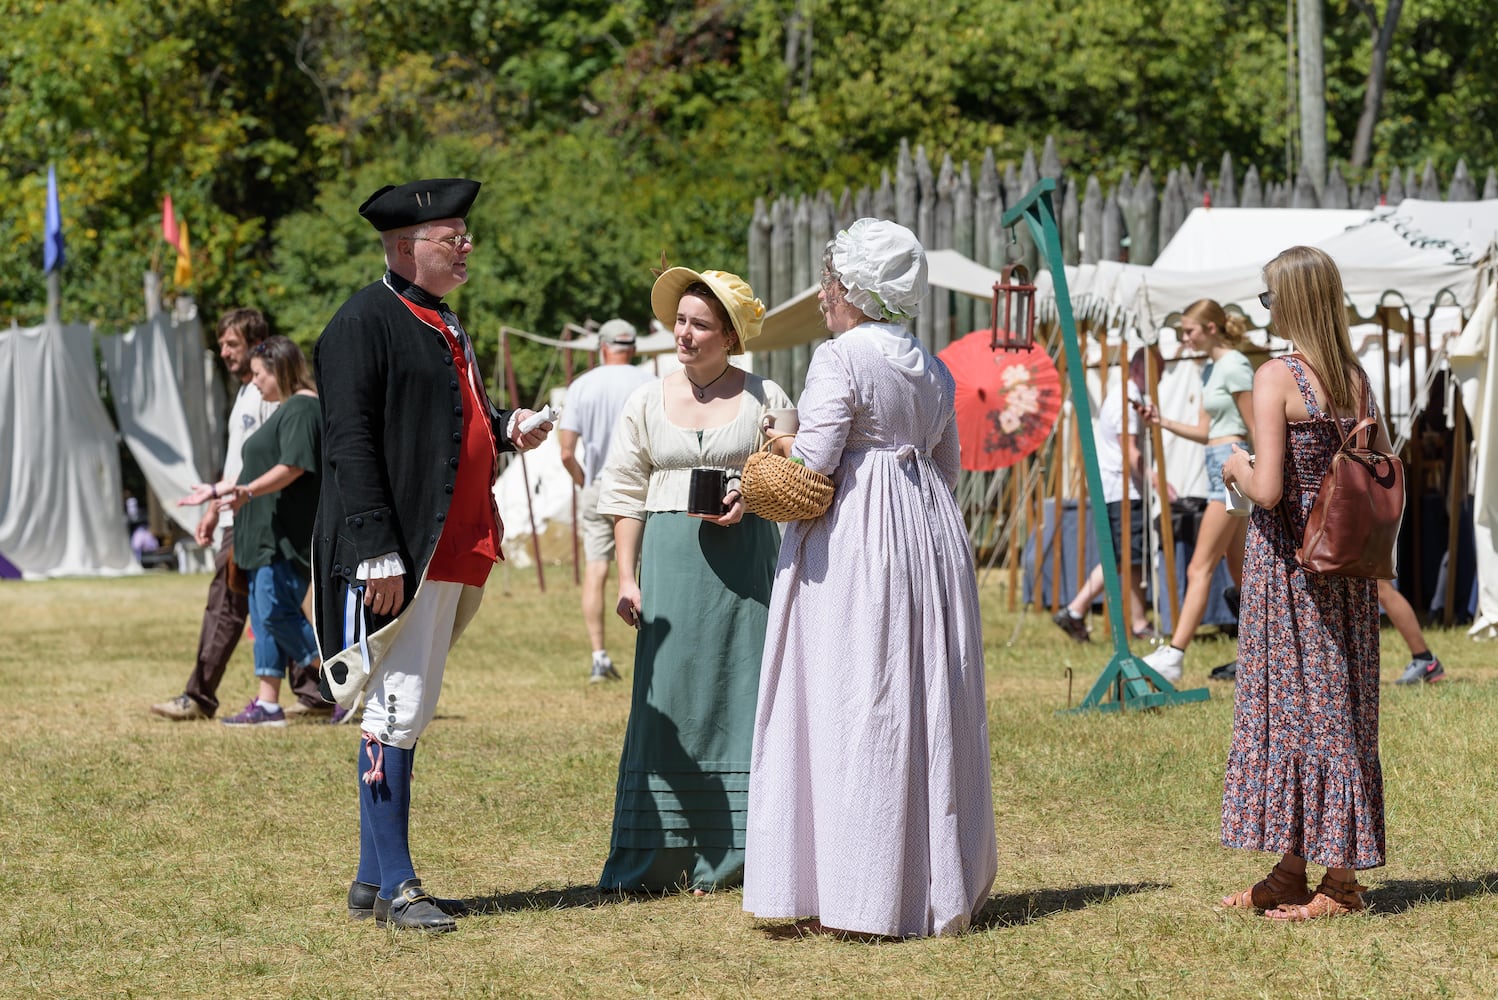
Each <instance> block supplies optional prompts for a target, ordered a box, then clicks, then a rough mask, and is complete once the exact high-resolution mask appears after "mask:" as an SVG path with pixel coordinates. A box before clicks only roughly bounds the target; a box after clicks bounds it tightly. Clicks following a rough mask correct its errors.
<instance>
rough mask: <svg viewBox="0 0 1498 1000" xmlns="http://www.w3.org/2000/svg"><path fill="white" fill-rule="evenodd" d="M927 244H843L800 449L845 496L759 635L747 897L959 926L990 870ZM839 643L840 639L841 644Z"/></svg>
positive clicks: (984, 731) (834, 250) (959, 530)
mask: <svg viewBox="0 0 1498 1000" xmlns="http://www.w3.org/2000/svg"><path fill="white" fill-rule="evenodd" d="M925 295H926V255H925V251H924V250H922V249H921V245H920V243H919V242H917V240H916V238H915V236H914V234H912V233H911V232H910V230H908V229H906V228H905V227H903V226H900V225H896V224H895V223H892V222H884V221H879V220H875V219H860V220H859V221H857V222H855V223H853V225H851V226H850V227H848V229H847V230H845V231H843V232H840V233H838V234H837V236H836V237H835V238H834V239H833V240H832V242H831V243H829V244H828V247H827V252H826V254H825V255H824V256H823V275H822V292H821V296H820V298H821V309H822V313H823V316H824V317H825V319H826V323H827V329H828V330H830V331H831V332H832V334H833V335H834V337H835V338H836V339H834V340H832V341H830V342H829V343H826V344H823V345H822V346H821V347H819V348H818V349H817V352H816V354H815V356H813V358H812V361H811V366H810V368H809V369H808V370H807V374H806V390H805V393H804V394H803V395H802V397H801V401H800V404H799V407H798V409H799V411H800V413H799V417H800V424H801V427H800V432H799V433H798V434H797V436H796V440H795V444H794V447H793V450H792V454H793V456H794V457H796V458H799V459H801V460H802V461H804V462H805V463H806V466H807V468H810V469H813V470H815V471H817V472H821V473H824V474H826V475H828V476H830V477H831V478H832V480H833V483H834V486H835V494H834V499H833V501H832V506H831V508H830V509H829V510H828V511H827V513H826V514H825V515H823V516H822V517H820V518H817V519H814V520H808V521H797V522H794V523H792V524H790V525H789V526H788V527H787V529H786V533H785V539H784V542H783V543H782V545H781V549H780V561H779V564H778V566H777V568H776V573H775V591H774V597H773V599H772V601H771V605H770V620H769V625H768V627H767V629H766V633H765V636H766V638H765V655H764V662H763V664H762V667H761V673H760V687H759V705H758V711H757V715H756V720H755V730H754V752H753V757H752V758H751V762H750V778H749V829H748V835H747V839H746V849H745V855H746V856H745V875H744V909H746V910H748V911H749V912H751V913H753V914H754V915H755V916H757V917H761V918H799V917H814V918H818V919H817V920H814V921H811V922H809V923H808V924H807V925H805V926H807V927H809V928H812V929H822V930H828V931H844V932H851V933H856V934H871V935H884V936H890V937H916V936H923V935H930V934H951V933H957V932H959V931H962V930H964V929H966V928H967V927H968V926H969V925H970V924H971V922H972V920H973V918H974V917H975V916H976V915H977V913H978V911H979V910H980V909H981V908H982V906H983V903H984V901H985V900H986V899H987V898H988V892H989V889H990V888H991V887H992V885H993V879H994V873H995V868H996V866H997V851H996V847H995V842H994V817H993V799H992V789H991V786H990V781H989V757H988V717H987V711H986V707H985V703H984V694H983V640H982V633H981V626H980V622H979V614H978V595H977V588H976V581H975V576H974V572H973V562H972V557H971V554H970V552H969V550H968V541H967V531H966V529H965V528H964V526H963V522H962V516H961V513H960V512H959V510H958V508H957V503H956V500H955V498H954V496H953V489H954V487H955V485H956V482H957V472H958V446H957V425H956V415H955V411H954V409H953V397H954V392H955V388H954V384H953V381H952V375H951V373H950V372H948V371H947V368H946V366H945V365H944V364H943V363H942V362H941V361H940V360H939V359H938V358H936V357H935V356H934V355H932V354H931V353H930V352H928V351H927V350H926V348H925V347H923V346H922V345H921V343H920V342H919V341H918V340H916V338H915V337H914V336H913V335H912V334H911V332H910V329H909V324H910V323H911V321H912V320H913V319H914V317H915V315H916V312H917V309H918V308H919V305H920V302H921V300H922V299H923V298H924V297H925ZM834 637H835V645H829V641H832V640H833V639H834Z"/></svg>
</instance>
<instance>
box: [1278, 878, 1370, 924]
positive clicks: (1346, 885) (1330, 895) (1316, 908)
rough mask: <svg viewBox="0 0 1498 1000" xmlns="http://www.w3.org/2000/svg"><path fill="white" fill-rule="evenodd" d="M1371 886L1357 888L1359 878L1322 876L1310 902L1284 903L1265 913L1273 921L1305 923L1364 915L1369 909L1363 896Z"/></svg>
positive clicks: (1358, 886)
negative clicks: (1320, 918) (1321, 919)
mask: <svg viewBox="0 0 1498 1000" xmlns="http://www.w3.org/2000/svg"><path fill="white" fill-rule="evenodd" d="M1367 891H1368V887H1367V886H1364V885H1358V881H1357V879H1355V878H1354V879H1348V880H1347V881H1345V882H1344V881H1342V880H1341V879H1334V878H1332V877H1331V876H1330V875H1325V876H1322V879H1321V884H1320V885H1318V886H1317V887H1316V894H1315V895H1314V896H1312V897H1311V900H1310V902H1308V903H1282V904H1280V906H1279V907H1278V908H1277V909H1273V910H1270V911H1269V912H1268V913H1266V914H1264V915H1265V916H1266V917H1269V918H1270V919H1271V920H1288V921H1292V922H1295V923H1299V922H1300V921H1302V920H1315V919H1316V918H1318V917H1341V916H1345V915H1347V914H1349V913H1362V912H1363V911H1364V910H1366V909H1368V904H1367V903H1365V902H1364V901H1363V893H1365V892H1367Z"/></svg>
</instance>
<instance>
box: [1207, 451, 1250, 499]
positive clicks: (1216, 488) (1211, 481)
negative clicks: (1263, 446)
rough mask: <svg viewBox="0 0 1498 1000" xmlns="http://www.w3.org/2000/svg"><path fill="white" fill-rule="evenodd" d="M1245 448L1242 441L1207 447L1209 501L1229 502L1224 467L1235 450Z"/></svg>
mask: <svg viewBox="0 0 1498 1000" xmlns="http://www.w3.org/2000/svg"><path fill="white" fill-rule="evenodd" d="M1234 447H1238V448H1244V447H1245V445H1244V443H1243V442H1242V441H1229V442H1227V443H1226V444H1209V445H1207V499H1208V500H1216V501H1217V502H1218V503H1225V502H1227V495H1228V491H1227V487H1226V486H1224V485H1223V484H1222V467H1223V465H1224V464H1225V463H1226V462H1227V460H1228V459H1229V458H1231V457H1232V454H1233V448H1234Z"/></svg>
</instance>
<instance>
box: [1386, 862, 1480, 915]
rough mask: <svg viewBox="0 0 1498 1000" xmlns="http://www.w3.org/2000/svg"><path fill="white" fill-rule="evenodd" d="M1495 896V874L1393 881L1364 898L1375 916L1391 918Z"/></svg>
mask: <svg viewBox="0 0 1498 1000" xmlns="http://www.w3.org/2000/svg"><path fill="white" fill-rule="evenodd" d="M1486 895H1498V872H1488V873H1487V874H1486V875H1476V876H1474V877H1472V878H1453V879H1424V878H1417V879H1395V880H1394V881H1390V882H1383V883H1380V884H1379V886H1378V888H1377V889H1374V890H1373V891H1371V892H1369V893H1368V894H1367V897H1366V898H1367V900H1368V902H1369V904H1371V906H1372V909H1373V912H1374V914H1375V915H1379V914H1382V915H1386V916H1393V915H1394V914H1397V913H1404V912H1406V911H1408V910H1412V909H1414V908H1415V907H1416V906H1422V905H1426V904H1430V903H1454V902H1456V901H1457V900H1459V899H1466V898H1468V897H1469V896H1486Z"/></svg>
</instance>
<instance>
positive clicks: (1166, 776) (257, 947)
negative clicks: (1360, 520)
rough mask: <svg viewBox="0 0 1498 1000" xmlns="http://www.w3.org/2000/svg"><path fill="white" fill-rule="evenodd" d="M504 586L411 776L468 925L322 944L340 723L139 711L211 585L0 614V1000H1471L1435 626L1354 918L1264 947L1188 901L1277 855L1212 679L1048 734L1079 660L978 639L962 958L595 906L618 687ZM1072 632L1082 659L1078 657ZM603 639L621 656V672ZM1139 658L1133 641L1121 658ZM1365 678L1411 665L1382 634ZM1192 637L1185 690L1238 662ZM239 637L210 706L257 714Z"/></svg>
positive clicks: (348, 733)
mask: <svg viewBox="0 0 1498 1000" xmlns="http://www.w3.org/2000/svg"><path fill="white" fill-rule="evenodd" d="M547 582H548V586H549V589H548V592H547V593H546V594H541V593H539V592H537V590H536V588H535V583H534V575H533V571H528V570H520V569H515V570H502V571H500V573H497V574H496V577H495V579H494V581H493V582H492V583H491V587H490V593H489V595H488V598H487V600H486V603H485V606H484V610H483V611H482V612H481V614H480V617H479V619H478V621H477V622H476V623H475V625H474V627H473V628H472V629H471V630H470V631H469V633H468V635H467V636H465V638H464V640H463V642H462V643H461V644H460V646H459V648H458V649H457V650H456V651H455V653H454V656H453V658H452V661H451V663H450V666H449V669H448V681H447V690H446V691H445V692H444V696H443V701H442V715H441V716H440V717H439V719H438V721H437V722H436V723H434V725H433V726H432V728H431V729H430V730H429V731H428V734H427V736H426V738H425V739H423V741H422V746H421V750H420V752H419V754H418V757H417V781H416V787H415V796H416V805H417V814H416V817H415V819H414V822H413V831H412V841H413V846H414V850H415V854H416V860H417V866H418V870H419V871H420V873H421V874H422V875H423V876H424V878H425V879H426V880H427V883H428V884H429V885H431V886H432V887H434V888H436V889H437V890H439V891H441V892H443V893H446V894H453V895H457V894H462V895H466V896H481V897H486V898H487V899H488V900H489V901H490V903H491V907H492V909H493V910H494V911H495V912H493V913H490V914H488V915H484V916H475V917H471V918H468V919H466V920H464V921H463V922H462V924H461V926H460V930H459V932H458V933H457V934H453V935H447V936H444V937H441V938H436V939H427V938H421V937H414V936H399V935H391V934H387V933H384V932H381V931H378V930H377V929H376V928H374V927H373V926H371V925H369V924H358V925H355V924H350V923H349V922H348V921H347V920H346V919H345V917H344V912H343V893H344V890H345V888H346V886H347V883H348V880H349V878H350V877H351V876H352V865H353V861H354V858H355V855H356V849H357V844H356V836H357V816H356V811H355V806H354V791H353V774H354V753H355V743H356V741H355V738H354V732H353V730H352V729H351V728H349V727H340V728H334V727H328V726H323V725H317V724H313V723H296V724H293V725H292V726H290V727H288V728H287V729H285V730H279V731H250V732H243V731H235V730H228V729H226V728H225V727H222V726H219V725H217V724H216V723H191V724H169V723H165V722H161V721H158V720H154V719H152V718H151V717H149V716H148V715H147V714H146V706H147V705H148V704H150V703H151V702H153V701H156V700H160V699H163V698H166V697H168V696H170V695H172V694H175V693H177V692H178V691H179V690H180V689H181V685H182V682H183V681H184V679H185V677H186V674H187V668H188V665H189V662H190V658H191V655H192V651H193V645H194V643H195V642H196V638H197V631H198V624H199V615H200V613H201V609H202V603H203V596H204V592H205V590H206V585H207V580H206V577H178V576H169V575H155V574H153V575H148V576H146V577H143V578H137V579H131V580H113V581H55V582H48V583H41V584H25V585H22V584H6V585H4V586H3V587H0V679H3V682H4V690H5V691H6V696H7V700H8V701H9V704H10V705H11V709H12V710H11V712H10V714H9V719H10V722H9V725H8V726H7V727H6V729H7V731H6V732H5V734H4V738H3V739H0V809H3V811H4V816H5V824H4V845H3V849H0V887H3V888H4V890H5V892H4V899H5V900H6V905H5V907H4V908H3V910H0V970H3V971H0V981H3V982H4V983H5V985H6V991H5V992H6V994H7V995H14V996H25V997H33V996H34V997H99V996H121V997H123V996H135V997H157V996H186V997H226V998H228V997H232V998H243V997H247V996H288V997H387V996H388V997H401V998H404V997H408V996H411V995H421V994H438V995H450V996H464V997H467V996H479V997H483V996H505V997H509V996H527V997H574V996H681V995H687V996H709V997H717V996H765V997H781V996H784V997H806V996H859V997H861V996H869V997H874V996H910V997H940V996H955V995H964V996H1003V997H1165V996H1181V997H1192V998H1201V997H1204V998H1214V997H1258V996H1265V997H1267V996H1322V997H1362V996H1380V997H1390V996H1471V997H1488V996H1492V995H1493V993H1494V988H1493V986H1492V982H1493V980H1494V977H1495V973H1498V929H1495V928H1498V920H1495V917H1498V896H1495V890H1498V849H1495V846H1494V842H1493V835H1494V829H1493V827H1494V821H1495V809H1494V806H1493V801H1494V798H1495V792H1498V777H1495V774H1494V768H1493V763H1494V761H1495V760H1498V754H1495V750H1498V746H1495V743H1498V727H1495V726H1494V725H1493V723H1492V720H1493V718H1494V716H1495V714H1498V712H1495V709H1498V670H1495V668H1494V666H1493V665H1492V660H1493V657H1492V653H1491V651H1490V650H1491V647H1486V646H1480V645H1473V644H1471V643H1469V642H1468V641H1467V640H1466V638H1465V636H1464V635H1463V634H1462V633H1461V632H1460V631H1453V632H1441V631H1439V630H1433V631H1432V633H1431V641H1432V643H1433V644H1434V645H1435V648H1436V651H1437V653H1438V654H1439V655H1441V656H1442V658H1443V660H1444V661H1445V663H1446V665H1447V672H1448V676H1450V677H1451V678H1452V679H1451V680H1450V681H1448V682H1446V683H1443V684H1440V685H1436V686H1434V687H1429V688H1418V689H1414V690H1408V689H1405V688H1395V687H1394V686H1393V685H1392V683H1390V684H1388V685H1386V686H1385V688H1384V692H1383V699H1384V701H1383V705H1384V712H1383V726H1382V737H1383V762H1384V768H1385V775H1386V783H1387V798H1388V842H1389V857H1390V864H1389V866H1388V867H1387V868H1385V869H1381V870H1379V871H1377V872H1371V873H1367V877H1366V878H1365V881H1366V882H1368V883H1369V884H1370V885H1372V886H1373V887H1374V891H1373V893H1372V894H1371V899H1372V901H1373V902H1374V903H1375V906H1376V912H1375V913H1374V914H1372V915H1370V916H1365V917H1357V918H1351V919H1345V920H1339V921H1334V922H1330V923H1326V924H1322V925H1316V926H1304V927H1284V926H1277V925H1270V924H1269V922H1267V921H1264V920H1258V919H1255V918H1252V917H1249V916H1245V915H1243V914H1239V913H1224V912H1221V911H1219V910H1218V909H1217V908H1216V906H1215V905H1214V903H1215V900H1216V899H1217V898H1218V897H1219V896H1220V895H1222V894H1224V893H1226V892H1228V891H1231V890H1235V889H1238V888H1242V887H1243V886H1245V885H1247V884H1249V883H1250V882H1252V881H1254V880H1255V879H1257V878H1258V877H1260V876H1261V875H1262V873H1263V871H1265V870H1267V868H1268V866H1269V864H1270V863H1271V859H1269V858H1268V857H1263V856H1256V855H1248V854H1243V853H1240V852H1231V851H1226V850H1224V849H1223V848H1221V847H1220V846H1218V844H1217V813H1218V808H1219V805H1220V796H1221V781H1222V766H1223V757H1224V754H1225V752H1226V746H1227V739H1228V730H1229V727H1230V725H1231V719H1232V701H1231V692H1232V688H1231V686H1229V685H1222V684H1213V685H1212V699H1211V700H1210V701H1209V702H1206V703H1204V704H1199V705H1193V706H1187V707H1183V708H1177V709H1172V710H1169V711H1162V712H1155V713H1148V714H1143V715H1128V716H1118V715H1108V716H1101V715H1089V716H1075V715H1067V714H1059V713H1058V711H1057V710H1058V709H1061V708H1064V707H1065V706H1066V703H1067V696H1068V695H1067V692H1068V681H1067V678H1066V676H1065V671H1066V670H1067V669H1068V668H1070V669H1071V670H1072V671H1073V680H1072V682H1071V698H1072V701H1073V702H1075V701H1077V700H1080V699H1081V697H1082V696H1083V695H1084V694H1085V693H1086V691H1087V689H1088V688H1089V687H1090V686H1091V683H1092V681H1093V679H1094V678H1095V677H1096V675H1097V673H1098V672H1099V670H1100V669H1101V668H1102V666H1103V665H1104V664H1105V663H1106V662H1107V659H1108V650H1107V649H1106V648H1105V647H1104V646H1103V645H1102V644H1101V643H1093V644H1091V645H1089V646H1082V645H1080V644H1076V643H1073V642H1071V641H1070V640H1068V639H1066V638H1065V637H1064V636H1063V635H1061V633H1060V632H1059V631H1058V630H1057V629H1056V628H1055V627H1054V626H1052V625H1051V623H1050V622H1049V621H1048V620H1047V619H1046V617H1044V616H1040V615H1036V614H1033V613H1032V614H1030V615H1028V616H1020V615H1015V614H1012V613H1010V612H1009V611H1007V602H1006V601H1005V599H1004V597H1005V595H1004V594H1003V592H1002V591H1001V590H999V589H998V588H997V587H994V588H986V589H985V591H984V594H983V600H984V606H985V609H986V612H985V613H986V616H987V632H986V635H987V641H988V654H989V655H988V664H989V699H990V725H991V731H992V737H993V767H994V789H995V792H994V811H995V816H996V818H997V823H998V834H999V877H998V882H997V884H996V885H995V888H994V897H993V899H992V900H991V901H990V903H989V905H988V907H987V908H986V909H985V911H984V914H983V919H982V921H981V926H980V927H979V929H978V930H977V931H976V932H975V933H972V934H969V935H966V936H963V937H961V938H956V939H948V940H934V941H916V942H906V943H900V944H889V943H885V944H868V943H861V942H847V941H837V940H829V939H826V938H820V937H817V938H800V937H798V936H796V935H795V934H794V933H789V932H787V928H786V925H784V924H763V923H758V922H756V921H754V920H752V919H751V918H749V917H748V916H747V915H745V914H744V913H743V912H742V909H741V898H740V896H739V894H738V893H737V892H724V893H720V894H717V895H715V896H711V897H708V898H705V899H695V898H692V897H690V896H673V897H667V898H661V899H645V900H641V899H632V898H621V897H619V896H616V895H613V894H600V893H598V892H596V891H594V890H593V889H592V888H591V887H592V885H593V882H594V880H595V879H596V878H597V876H598V872H599V870H600V868H601V866H602V863H603V859H604V855H605V853H606V850H607V844H608V834H609V822H610V818H611V810H612V806H613V800H612V797H613V787H614V772H615V767H616V765H617V761H618V752H619V746H620V741H621V739H622V736H623V731H624V722H625V716H626V713H627V711H628V707H629V693H628V690H627V684H610V685H589V684H587V683H586V673H587V662H588V657H587V652H588V650H587V643H586V641H585V639H584V637H583V635H582V631H581V627H580V623H579V621H578V617H577V611H576V608H577V592H576V590H575V588H574V587H573V585H572V583H571V574H570V571H569V570H563V569H559V568H557V567H555V566H553V567H549V568H548V574H547ZM1096 634H1098V635H1099V636H1101V635H1102V632H1101V631H1100V630H1099V631H1098V632H1097V633H1096ZM629 641H630V637H629V636H628V635H627V634H626V631H625V630H624V629H623V627H622V626H618V627H615V628H614V629H613V631H612V633H611V645H612V647H613V650H614V654H615V655H614V658H615V660H616V662H618V663H619V665H620V667H621V668H622V669H623V670H625V672H626V674H628V672H629V667H630V660H631V657H630V655H629V652H630V651H629V647H628V645H627V643H628V642H629ZM1139 648H1140V649H1141V650H1142V649H1143V647H1142V646H1141V647H1139ZM1384 653H1385V661H1384V663H1385V670H1384V673H1385V677H1386V679H1387V680H1389V681H1390V682H1392V680H1393V678H1394V677H1395V676H1397V674H1398V671H1399V669H1400V668H1401V667H1402V666H1403V664H1404V663H1405V661H1406V660H1407V658H1408V657H1407V655H1406V652H1405V650H1404V648H1403V646H1402V644H1401V643H1400V641H1399V638H1398V636H1397V635H1396V634H1395V633H1393V632H1392V631H1386V633H1385V636H1384ZM1231 656H1232V645H1231V643H1229V642H1224V641H1203V642H1198V643H1197V644H1196V646H1194V647H1193V649H1192V651H1191V653H1190V654H1189V656H1188V661H1187V680H1188V682H1193V683H1197V684H1206V683H1208V682H1207V681H1206V680H1205V677H1206V672H1207V671H1208V670H1209V669H1210V668H1211V667H1213V666H1215V665H1216V664H1218V663H1220V662H1222V661H1224V660H1226V659H1229V658H1231ZM250 672H251V671H250V658H249V646H248V643H246V644H245V645H243V646H242V647H241V650H240V652H238V653H237V654H236V658H235V662H234V664H233V665H231V667H230V670H229V674H228V677H227V678H226V680H225V683H224V688H223V691H222V697H223V701H224V703H225V705H226V706H230V707H233V708H237V707H238V705H239V704H241V703H242V702H243V701H244V700H245V699H246V698H247V697H248V696H249V694H250V692H251V691H252V690H253V681H252V678H251V676H250Z"/></svg>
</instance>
